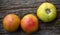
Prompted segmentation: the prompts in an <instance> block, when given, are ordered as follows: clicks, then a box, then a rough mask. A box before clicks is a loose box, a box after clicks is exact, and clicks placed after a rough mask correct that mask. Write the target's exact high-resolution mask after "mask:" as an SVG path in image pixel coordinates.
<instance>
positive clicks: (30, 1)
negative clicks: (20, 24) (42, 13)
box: [0, 0, 60, 35]
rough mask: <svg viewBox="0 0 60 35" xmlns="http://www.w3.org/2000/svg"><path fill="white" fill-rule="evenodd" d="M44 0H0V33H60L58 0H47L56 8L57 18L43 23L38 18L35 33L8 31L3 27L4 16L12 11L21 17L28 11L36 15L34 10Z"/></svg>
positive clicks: (4, 34)
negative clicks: (37, 28) (37, 27)
mask: <svg viewBox="0 0 60 35" xmlns="http://www.w3.org/2000/svg"><path fill="white" fill-rule="evenodd" d="M45 1H46V0H0V35H60V0H48V2H50V3H52V4H54V5H55V6H56V8H57V13H58V14H57V18H56V19H55V20H54V21H52V22H50V23H45V22H42V21H41V20H40V19H38V20H39V30H38V31H37V32H36V33H32V34H27V33H25V32H24V31H23V30H21V29H20V30H18V31H17V32H13V33H9V32H6V31H5V30H4V28H3V24H2V20H3V18H4V16H6V15H7V14H10V13H14V14H16V15H18V16H19V17H20V18H22V17H23V16H24V15H26V14H28V13H32V14H34V15H35V16H36V10H37V8H38V6H39V5H40V4H42V3H43V2H45ZM37 18H38V17H37Z"/></svg>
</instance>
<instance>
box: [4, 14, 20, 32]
mask: <svg viewBox="0 0 60 35" xmlns="http://www.w3.org/2000/svg"><path fill="white" fill-rule="evenodd" d="M19 24H20V18H19V17H18V16H17V15H15V14H8V15H6V16H5V17H4V19H3V27H4V29H5V30H6V31H8V32H15V31H17V29H18V27H19Z"/></svg>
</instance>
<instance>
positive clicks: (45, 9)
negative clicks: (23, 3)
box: [37, 2, 57, 22]
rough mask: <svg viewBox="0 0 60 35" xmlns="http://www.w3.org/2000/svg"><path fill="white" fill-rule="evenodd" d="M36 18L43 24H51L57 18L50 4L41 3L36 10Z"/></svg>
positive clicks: (54, 8) (54, 9) (53, 7)
mask: <svg viewBox="0 0 60 35" xmlns="http://www.w3.org/2000/svg"><path fill="white" fill-rule="evenodd" d="M37 16H38V18H39V19H41V20H42V21H43V22H51V21H53V20H54V19H55V18H56V16H57V12H56V7H55V6H54V5H53V4H52V3H48V2H45V3H42V4H41V5H40V6H39V8H38V9H37Z"/></svg>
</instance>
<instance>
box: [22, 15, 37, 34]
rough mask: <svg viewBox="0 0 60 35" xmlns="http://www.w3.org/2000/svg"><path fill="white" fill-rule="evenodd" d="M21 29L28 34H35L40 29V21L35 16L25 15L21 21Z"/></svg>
mask: <svg viewBox="0 0 60 35" xmlns="http://www.w3.org/2000/svg"><path fill="white" fill-rule="evenodd" d="M21 27H22V29H23V31H25V32H26V33H33V32H35V31H37V29H38V19H37V18H36V17H35V16H34V15H33V14H28V15H25V16H24V17H23V18H22V20H21Z"/></svg>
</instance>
